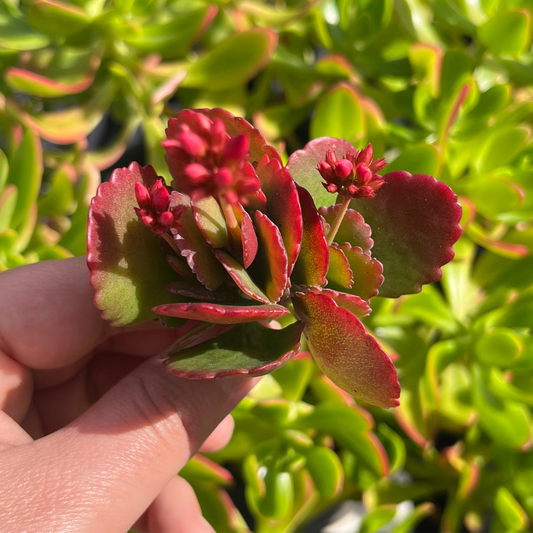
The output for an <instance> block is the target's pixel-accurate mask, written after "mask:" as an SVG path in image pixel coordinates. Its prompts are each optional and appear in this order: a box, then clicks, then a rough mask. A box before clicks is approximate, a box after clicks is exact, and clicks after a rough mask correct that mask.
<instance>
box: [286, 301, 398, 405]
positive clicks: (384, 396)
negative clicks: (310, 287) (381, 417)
mask: <svg viewBox="0 0 533 533" xmlns="http://www.w3.org/2000/svg"><path fill="white" fill-rule="evenodd" d="M293 303H294V308H295V311H296V314H297V316H298V318H300V320H302V321H303V322H304V323H305V329H304V333H305V335H306V337H307V342H308V345H309V348H310V349H311V353H312V354H313V357H314V358H315V361H316V362H317V364H318V366H319V367H320V368H321V370H322V371H323V372H324V374H326V375H327V376H328V377H329V378H330V379H331V380H332V381H333V382H334V383H335V384H337V385H338V386H339V387H341V389H343V390H345V391H346V392H349V393H350V394H352V395H353V396H354V397H355V398H356V399H359V400H363V401H365V402H368V403H371V404H373V405H377V406H379V407H387V408H388V407H397V406H398V405H399V402H398V398H399V396H400V384H399V383H398V379H397V376H396V370H395V368H394V365H393V364H392V361H391V360H390V359H389V357H388V356H387V354H386V353H385V352H384V351H383V350H382V349H381V348H380V346H379V344H378V343H377V342H376V341H375V340H374V339H373V338H372V337H371V336H370V335H369V334H368V333H367V332H366V330H365V328H364V326H363V324H362V323H361V322H360V320H359V319H358V318H357V317H356V316H355V315H354V314H352V313H350V311H348V310H346V309H343V308H342V307H339V306H338V305H337V304H336V303H335V302H334V301H333V300H332V299H331V298H329V297H328V296H326V295H324V294H316V293H314V292H312V291H308V292H307V293H305V294H303V293H296V295H295V296H294V298H293Z"/></svg>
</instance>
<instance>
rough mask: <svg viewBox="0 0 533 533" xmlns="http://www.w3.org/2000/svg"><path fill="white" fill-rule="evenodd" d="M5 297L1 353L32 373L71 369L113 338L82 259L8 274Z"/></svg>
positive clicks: (3, 281) (1, 288)
mask: <svg viewBox="0 0 533 533" xmlns="http://www.w3.org/2000/svg"><path fill="white" fill-rule="evenodd" d="M0 294H1V295H2V310H1V311H0V349H3V350H4V352H5V353H7V354H8V355H10V356H11V357H12V358H13V359H15V360H16V361H18V362H19V363H21V364H23V365H25V366H27V367H30V368H61V367H64V366H68V365H70V364H71V363H73V362H74V361H76V360H78V359H80V358H81V357H83V356H84V355H85V354H87V353H88V352H90V351H91V350H92V349H93V348H94V347H95V346H97V345H98V344H99V343H100V342H102V340H103V339H104V338H105V337H106V336H107V335H108V333H109V326H108V324H107V323H106V322H105V321H104V320H102V318H101V317H100V311H99V310H98V309H96V307H95V306H94V303H93V297H94V291H93V289H92V287H91V286H90V284H89V271H88V269H87V265H86V264H85V259H84V258H82V257H78V258H73V259H62V260H60V261H43V262H41V263H37V264H33V265H27V266H22V267H19V268H14V269H12V270H7V271H6V272H2V274H0ZM28 324H31V327H28Z"/></svg>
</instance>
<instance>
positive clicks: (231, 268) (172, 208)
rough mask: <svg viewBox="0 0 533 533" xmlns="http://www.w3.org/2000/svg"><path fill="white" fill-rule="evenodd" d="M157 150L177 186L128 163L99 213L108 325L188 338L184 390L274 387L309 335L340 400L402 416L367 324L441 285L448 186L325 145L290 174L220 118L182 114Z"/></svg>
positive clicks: (183, 353)
mask: <svg viewBox="0 0 533 533" xmlns="http://www.w3.org/2000/svg"><path fill="white" fill-rule="evenodd" d="M163 146H164V148H165V150H166V159H167V163H168V166H169V170H170V173H171V175H172V177H173V181H172V183H171V185H170V187H167V186H166V185H165V184H164V181H163V180H162V178H160V177H158V176H157V175H156V174H155V172H154V170H153V169H152V167H150V166H147V167H143V168H141V167H140V166H139V165H137V164H136V163H132V165H130V167H129V168H127V169H119V170H117V171H115V172H114V173H113V176H112V178H111V180H110V182H109V183H104V184H103V185H101V186H100V188H99V190H98V193H97V196H96V197H95V198H94V199H93V202H92V205H91V211H90V216H89V233H88V264H89V268H90V271H91V283H92V284H93V286H94V288H95V290H96V296H95V303H96V305H97V306H98V307H99V308H100V309H102V311H103V316H104V318H106V319H108V320H110V321H111V322H112V323H113V324H114V325H117V326H118V325H128V324H135V323H139V322H142V321H146V320H151V319H154V318H156V317H159V318H160V319H161V320H162V321H163V322H164V323H166V324H167V325H169V326H173V327H183V328H184V329H183V330H180V331H182V332H183V335H181V337H180V339H178V341H176V343H175V344H174V345H173V346H171V347H170V349H169V350H168V353H167V355H166V358H165V363H166V367H167V369H168V370H169V371H170V372H172V373H173V374H175V375H177V376H180V377H186V378H189V379H212V378H221V377H224V376H228V375H235V374H245V375H262V374H265V373H267V372H271V371H273V370H275V369H277V368H279V367H280V366H282V365H284V364H285V363H286V362H288V361H289V360H290V359H291V358H292V357H293V356H294V355H295V354H296V353H297V352H298V350H299V349H300V345H301V339H302V336H304V337H305V339H306V341H307V345H308V346H309V350H310V351H311V353H312V355H313V357H314V358H315V361H316V362H317V364H318V365H319V367H320V368H321V369H322V371H323V372H324V373H325V374H326V375H327V376H328V377H329V378H330V379H331V380H332V381H334V382H335V383H336V384H337V385H338V386H339V387H341V388H342V389H344V390H345V391H347V392H349V393H350V394H352V395H353V396H354V397H355V398H357V399H359V400H362V401H365V402H368V403H372V404H374V405H378V406H381V407H395V406H397V405H398V398H399V395H400V386H399V383H398V380H397V376H396V371H395V369H394V366H393V364H392V362H391V360H390V358H389V357H388V356H387V354H386V353H385V352H384V351H383V349H382V348H381V347H380V345H379V343H378V342H377V341H376V340H375V339H374V337H372V336H371V335H370V334H369V333H368V332H367V331H366V329H365V327H364V325H363V324H362V322H361V321H360V318H362V317H364V316H366V315H368V313H370V311H371V308H370V300H371V298H372V297H374V296H376V295H377V294H378V293H379V294H380V295H382V296H389V297H397V296H399V295H400V294H407V293H413V292H417V291H419V290H420V289H421V286H422V284H424V283H430V282H432V281H436V280H438V279H439V278H440V275H441V271H440V268H441V266H442V265H443V264H445V263H446V262H448V261H450V260H451V259H452V257H453V249H452V245H453V243H454V242H455V241H456V240H457V239H458V238H459V235H460V227H459V226H458V222H459V220H460V217H461V208H460V207H459V205H458V204H457V201H456V200H457V199H456V197H455V195H454V194H453V192H452V191H451V190H450V189H449V187H447V186H446V185H444V184H442V183H439V182H437V181H436V180H435V179H434V178H432V177H430V176H426V175H423V174H417V175H414V176H412V175H411V174H409V173H407V172H392V173H389V174H386V175H384V176H379V175H378V172H379V171H380V170H381V169H382V168H383V167H384V165H385V162H384V160H382V159H378V160H377V161H372V160H373V153H372V147H371V146H370V145H369V146H367V147H366V148H365V149H363V150H361V151H358V150H356V149H355V148H354V147H353V146H351V145H350V144H349V143H347V142H346V141H343V140H340V139H333V138H326V137H323V138H320V139H315V140H314V141H311V142H310V143H309V144H308V145H307V146H306V147H305V148H304V149H303V150H300V151H297V152H295V153H294V154H293V155H292V156H291V157H290V158H289V161H288V164H287V166H286V167H283V165H282V163H281V158H280V156H279V154H278V153H277V152H276V151H275V150H274V148H272V147H271V146H268V145H267V144H266V143H265V141H264V139H263V137H262V136H261V134H260V133H259V132H258V131H257V130H256V129H255V128H253V127H252V126H251V125H250V124H249V123H248V122H246V121H245V120H243V119H239V118H236V117H234V116H232V115H231V114H230V113H228V112H226V111H223V110H221V109H213V110H208V109H202V110H195V111H193V110H184V111H182V112H180V113H179V114H178V116H177V117H176V118H175V119H171V121H170V123H169V127H168V129H167V139H166V140H165V141H164V142H163ZM341 150H342V152H343V153H344V154H345V155H344V158H343V159H340V160H338V159H337V156H336V153H341ZM321 178H322V179H324V180H325V184H324V186H325V187H326V189H327V190H328V191H330V192H332V193H335V194H338V195H340V198H341V200H342V202H341V203H339V204H337V205H333V206H330V207H326V206H321V205H319V206H318V209H317V205H316V204H315V200H314V199H313V197H312V196H311V194H310V193H309V192H308V191H307V189H306V188H305V185H306V184H308V183H316V181H317V180H320V179H321ZM328 205H329V204H328Z"/></svg>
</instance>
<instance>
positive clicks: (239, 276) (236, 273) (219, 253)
mask: <svg viewBox="0 0 533 533" xmlns="http://www.w3.org/2000/svg"><path fill="white" fill-rule="evenodd" d="M213 253H214V254H215V256H216V258H217V259H218V260H219V261H220V263H221V264H222V266H223V267H224V268H225V269H226V272H227V273H228V274H229V275H230V276H231V277H232V279H233V281H234V282H235V283H236V284H237V286H238V287H239V289H241V291H242V292H244V294H247V295H248V296H249V297H250V298H253V299H254V300H257V301H258V302H262V303H265V304H269V303H270V300H269V299H268V296H267V295H266V294H265V293H264V292H263V291H262V290H261V289H260V288H259V287H258V286H257V285H256V284H255V283H254V281H253V280H252V278H251V277H250V274H248V272H246V270H245V269H244V267H243V266H242V265H241V264H240V263H239V262H238V261H236V260H235V259H234V258H233V257H231V255H229V254H228V253H226V252H224V251H223V250H213Z"/></svg>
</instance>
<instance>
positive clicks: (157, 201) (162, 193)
mask: <svg viewBox="0 0 533 533" xmlns="http://www.w3.org/2000/svg"><path fill="white" fill-rule="evenodd" d="M150 196H151V197H152V208H153V209H154V211H155V212H156V213H161V212H162V211H165V210H166V208H167V206H168V201H169V198H170V195H169V193H168V191H167V188H166V187H165V186H164V185H163V181H162V180H157V181H156V182H155V183H154V184H153V185H152V187H150Z"/></svg>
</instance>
